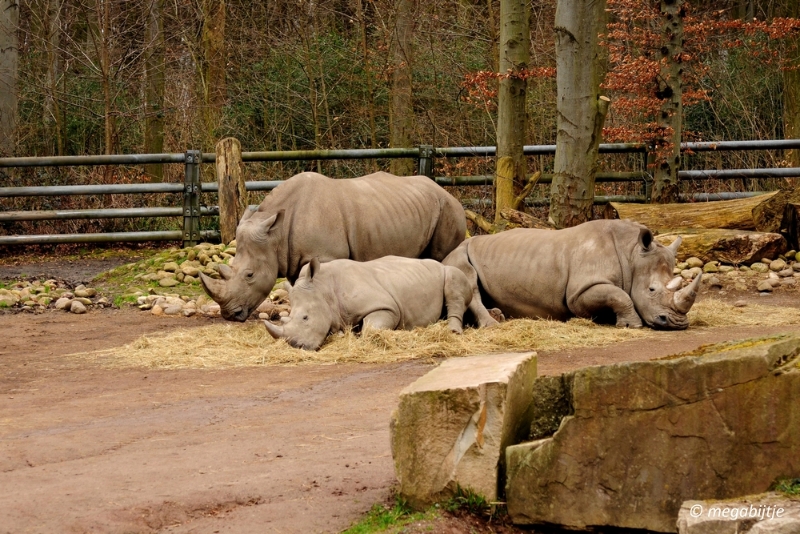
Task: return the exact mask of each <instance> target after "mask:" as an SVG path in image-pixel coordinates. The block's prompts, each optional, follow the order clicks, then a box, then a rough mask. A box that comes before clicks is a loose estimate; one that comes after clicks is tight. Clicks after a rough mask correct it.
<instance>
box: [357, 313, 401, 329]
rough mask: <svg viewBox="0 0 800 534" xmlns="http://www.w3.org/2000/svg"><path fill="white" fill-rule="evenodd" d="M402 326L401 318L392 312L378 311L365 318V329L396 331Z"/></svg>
mask: <svg viewBox="0 0 800 534" xmlns="http://www.w3.org/2000/svg"><path fill="white" fill-rule="evenodd" d="M399 324H400V318H399V317H398V316H397V314H396V313H394V312H392V311H390V310H378V311H374V312H372V313H370V314H368V315H367V316H366V317H364V320H363V325H364V328H366V327H370V328H375V329H378V330H394V329H396V328H397V327H398V325H399Z"/></svg>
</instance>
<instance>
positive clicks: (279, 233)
mask: <svg viewBox="0 0 800 534" xmlns="http://www.w3.org/2000/svg"><path fill="white" fill-rule="evenodd" d="M254 214H255V212H253V211H251V210H249V209H248V210H245V213H244V215H243V216H242V219H241V220H240V221H239V226H237V227H236V259H235V261H233V262H232V265H231V266H228V265H220V266H219V275H220V279H219V280H216V279H214V278H211V277H209V276H206V275H204V274H202V273H201V274H200V282H201V283H202V284H203V289H205V291H206V293H208V296H210V297H211V298H212V299H214V301H215V302H217V303H218V304H219V307H220V312H221V313H222V316H223V317H224V318H225V319H227V320H229V321H246V320H247V318H248V317H250V314H251V313H252V312H253V310H255V309H256V308H258V306H259V304H261V303H262V302H264V299H265V298H267V296H268V295H269V292H270V291H272V286H274V285H275V280H277V278H278V269H279V264H278V249H279V245H280V242H281V240H282V239H283V218H284V211H283V210H281V211H279V212H278V213H276V214H274V215H272V216H271V217H268V218H266V219H264V218H262V217H257V216H254Z"/></svg>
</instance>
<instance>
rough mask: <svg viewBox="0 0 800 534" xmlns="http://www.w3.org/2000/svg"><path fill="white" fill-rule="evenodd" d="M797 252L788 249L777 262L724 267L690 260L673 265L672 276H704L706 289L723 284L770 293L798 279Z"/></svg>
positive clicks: (764, 259)
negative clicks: (725, 282) (727, 283)
mask: <svg viewBox="0 0 800 534" xmlns="http://www.w3.org/2000/svg"><path fill="white" fill-rule="evenodd" d="M797 256H798V253H797V252H796V251H794V250H790V251H789V252H787V253H786V254H782V255H781V256H779V257H778V258H777V259H771V258H763V259H762V260H761V261H759V262H755V263H752V264H750V265H740V266H734V265H726V264H723V263H720V262H719V261H709V262H703V260H701V259H700V258H697V257H691V258H687V259H686V261H683V262H680V263H678V264H677V265H675V270H674V274H676V275H680V276H681V277H683V278H684V279H685V280H692V279H694V278H695V277H696V276H697V275H699V274H701V273H702V274H704V275H705V277H704V279H703V284H704V285H707V286H708V287H710V288H717V289H721V288H723V287H725V284H724V283H723V282H724V281H727V282H729V284H732V288H733V289H735V290H737V291H748V290H751V289H755V290H756V291H758V292H760V293H771V292H772V291H774V290H775V289H777V288H780V287H787V286H788V287H794V286H796V285H797V279H798V278H800V259H798V258H797Z"/></svg>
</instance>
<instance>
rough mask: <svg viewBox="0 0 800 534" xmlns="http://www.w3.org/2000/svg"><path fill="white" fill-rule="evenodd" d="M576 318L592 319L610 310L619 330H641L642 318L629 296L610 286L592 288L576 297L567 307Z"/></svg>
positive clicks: (603, 285)
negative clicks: (603, 311) (605, 310)
mask: <svg viewBox="0 0 800 534" xmlns="http://www.w3.org/2000/svg"><path fill="white" fill-rule="evenodd" d="M569 309H570V311H571V312H572V313H574V314H575V315H576V316H578V317H586V318H588V319H591V318H593V317H594V316H595V315H596V314H597V313H598V312H601V311H602V310H604V309H610V310H611V311H613V312H614V314H615V315H616V317H617V326H618V327H620V328H641V327H642V318H641V317H639V314H638V313H636V308H635V307H634V305H633V301H632V300H631V297H630V295H628V294H627V293H625V291H623V290H622V289H620V288H618V287H617V286H615V285H612V284H599V285H596V286H592V287H590V288H589V289H587V290H586V291H584V292H583V293H581V294H580V295H578V296H577V297H576V298H575V299H573V301H572V302H571V303H570V305H569Z"/></svg>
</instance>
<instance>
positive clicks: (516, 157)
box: [494, 0, 531, 221]
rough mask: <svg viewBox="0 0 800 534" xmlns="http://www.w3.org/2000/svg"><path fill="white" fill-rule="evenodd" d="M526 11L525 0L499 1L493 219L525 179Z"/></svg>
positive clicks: (511, 199)
mask: <svg viewBox="0 0 800 534" xmlns="http://www.w3.org/2000/svg"><path fill="white" fill-rule="evenodd" d="M530 45H531V38H530V11H529V8H528V2H527V0H501V1H500V61H499V65H500V92H499V94H498V106H497V171H496V176H495V182H494V183H495V221H498V220H499V219H500V218H501V217H500V212H501V211H502V210H503V209H506V208H510V207H512V206H513V205H514V197H515V195H514V193H515V191H514V186H515V184H518V185H519V186H520V187H521V185H522V184H523V182H524V181H525V174H526V171H527V166H526V162H525V156H524V155H523V153H522V147H523V145H524V144H525V134H526V132H527V113H526V109H525V101H526V95H527V90H526V85H527V83H526V81H525V71H526V70H527V68H528V62H529V61H530Z"/></svg>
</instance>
